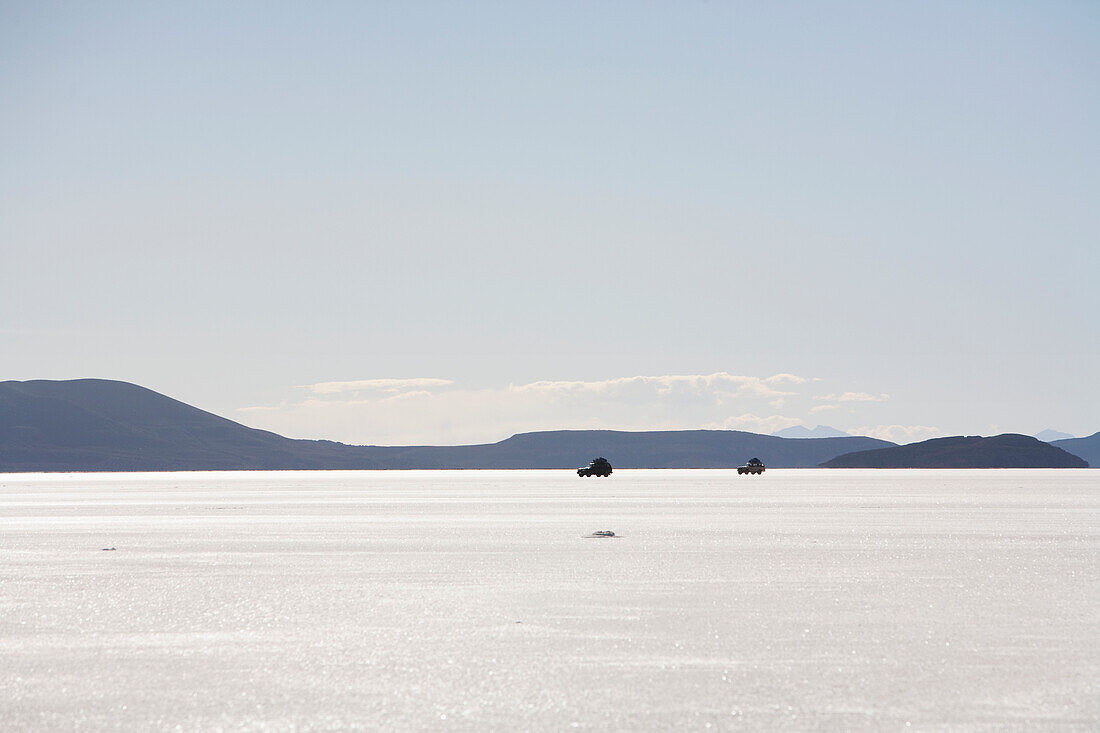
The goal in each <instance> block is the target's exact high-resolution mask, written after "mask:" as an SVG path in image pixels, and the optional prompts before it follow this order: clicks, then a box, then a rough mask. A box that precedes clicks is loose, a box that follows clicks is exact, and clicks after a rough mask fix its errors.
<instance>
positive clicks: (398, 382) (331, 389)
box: [302, 377, 454, 395]
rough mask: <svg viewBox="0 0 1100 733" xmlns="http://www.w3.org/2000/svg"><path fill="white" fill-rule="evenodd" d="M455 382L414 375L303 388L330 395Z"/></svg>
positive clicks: (388, 390)
mask: <svg viewBox="0 0 1100 733" xmlns="http://www.w3.org/2000/svg"><path fill="white" fill-rule="evenodd" d="M452 384H454V382H453V381H452V380H450V379H435V378H432V377H414V378H412V379H359V380H355V381H350V382H319V383H317V384H307V385H303V386H302V389H306V390H309V391H310V392H311V393H313V394H318V395H328V394H340V393H342V392H400V391H402V390H407V389H412V388H417V387H419V388H420V389H424V388H429V387H447V386H450V385H452Z"/></svg>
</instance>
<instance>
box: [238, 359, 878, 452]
mask: <svg viewBox="0 0 1100 733" xmlns="http://www.w3.org/2000/svg"><path fill="white" fill-rule="evenodd" d="M815 381H818V380H814V379H811V378H808V377H803V376H799V375H796V374H789V373H782V374H774V375H771V376H767V377H758V376H745V375H736V374H731V373H729V372H714V373H711V374H667V375H657V376H647V375H638V376H627V377H613V378H609V379H599V380H540V381H535V382H528V383H525V384H509V385H507V386H501V387H494V388H487V389H470V388H464V387H462V386H461V385H460V384H457V383H456V382H455V381H454V380H451V379H444V378H439V377H412V378H375V379H359V380H350V381H334V382H319V383H316V384H308V385H302V386H300V387H298V388H297V396H290V397H288V398H287V399H286V400H284V401H283V402H280V403H279V404H275V405H260V406H253V407H245V408H241V409H239V410H238V413H240V416H241V417H242V419H244V420H245V421H246V422H247V423H248V424H249V425H253V426H255V427H262V428H264V429H267V430H274V431H275V432H279V433H282V434H284V435H289V436H292V437H302V438H327V439H333V440H340V441H343V442H347V443H358V444H367V445H416V444H439V445H455V444H462V443H482V442H495V441H498V440H502V439H504V438H507V437H508V436H509V435H513V434H515V433H519V432H528V431H536V430H553V429H610V430H689V429H698V428H705V429H716V430H747V431H751V432H758V433H772V432H774V431H776V430H780V429H782V428H786V427H791V426H793V425H799V424H801V423H803V422H804V421H803V419H802V417H803V416H804V415H809V414H811V413H812V412H815V411H816V410H818V409H827V408H828V409H834V408H838V407H839V406H840V405H847V404H852V405H858V404H860V403H863V402H867V403H874V402H881V401H883V400H885V399H887V395H872V394H869V393H866V392H836V393H831V394H828V395H826V396H824V397H812V396H811V395H810V393H809V392H808V391H807V390H808V389H809V388H810V385H811V384H812V383H813V382H815ZM302 393H304V396H303V394H302ZM822 402H824V403H826V404H818V403H822ZM815 406H816V407H815ZM889 427H890V428H896V427H898V426H889ZM876 429H877V428H876Z"/></svg>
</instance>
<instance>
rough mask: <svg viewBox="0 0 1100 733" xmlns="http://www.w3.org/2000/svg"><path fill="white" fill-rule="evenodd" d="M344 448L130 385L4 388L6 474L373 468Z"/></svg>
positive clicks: (1, 447) (1, 430)
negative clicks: (258, 426)
mask: <svg viewBox="0 0 1100 733" xmlns="http://www.w3.org/2000/svg"><path fill="white" fill-rule="evenodd" d="M345 447H346V446H340V445H339V444H336V443H328V442H326V441H309V440H291V439H289V438H284V437H282V436H281V435H276V434H275V433H270V432H267V431H266V430H255V429H253V428H248V427H245V426H244V425H241V424H239V423H235V422H233V421H232V420H226V419H225V418H223V417H218V416H217V415H214V414H212V413H209V412H205V411H203V410H199V409H197V408H195V407H192V406H190V405H187V404H185V403H183V402H179V401H178V400H174V399H172V398H170V397H165V396H164V395H162V394H158V393H157V392H153V391H152V390H149V389H145V388H144V387H139V386H137V385H134V384H129V383H127V382H116V381H111V380H106V379H75V380H71V381H47V380H34V381H28V382H0V470H5V471H165V470H190V469H195V470H201V469H209V470H220V469H252V468H266V469H283V468H330V467H337V468H373V467H374V466H373V464H372V463H371V462H370V461H369V460H368V459H367V457H365V456H363V457H358V456H356V458H357V459H358V460H351V459H350V457H347V456H345V455H344V453H343V451H342V450H341V449H342V448H345Z"/></svg>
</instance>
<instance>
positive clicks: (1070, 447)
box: [1050, 433, 1100, 468]
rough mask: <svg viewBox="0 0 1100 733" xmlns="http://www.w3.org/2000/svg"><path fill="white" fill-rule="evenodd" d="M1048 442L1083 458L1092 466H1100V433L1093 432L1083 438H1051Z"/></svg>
mask: <svg viewBox="0 0 1100 733" xmlns="http://www.w3.org/2000/svg"><path fill="white" fill-rule="evenodd" d="M1050 444H1051V445H1053V446H1057V447H1058V448H1061V449H1062V450H1064V451H1066V452H1067V453H1072V454H1073V455H1075V456H1079V457H1081V458H1084V459H1085V460H1086V461H1088V462H1089V465H1090V466H1092V467H1093V468H1100V433H1093V434H1092V435H1089V436H1087V437H1084V438H1067V439H1066V440H1052V441H1051V442H1050Z"/></svg>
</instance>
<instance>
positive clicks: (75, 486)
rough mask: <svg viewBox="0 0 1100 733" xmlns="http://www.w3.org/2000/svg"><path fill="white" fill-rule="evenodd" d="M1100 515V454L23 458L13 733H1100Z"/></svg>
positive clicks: (3, 686)
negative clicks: (170, 460)
mask: <svg viewBox="0 0 1100 733" xmlns="http://www.w3.org/2000/svg"><path fill="white" fill-rule="evenodd" d="M1098 520H1100V470H1091V471H1087V470H1085V471H1072V470H1061V471H1015V470H1010V471H841V470H834V471H818V470H787V471H783V470H769V471H768V472H767V473H766V474H765V475H764V476H762V477H759V478H757V477H741V476H737V475H736V473H735V472H731V471H616V472H615V474H614V475H613V476H612V477H610V478H608V479H579V478H577V477H576V475H574V474H571V473H570V472H568V471H455V472H438V471H436V472H432V471H410V472H369V471H367V472H354V471H349V472H271V473H265V472H251V473H250V472H246V473H175V474H173V473H166V474H98V475H97V474H67V475H58V474H55V475H45V474H23V475H14V474H7V475H0V729H2V730H4V731H45V730H49V731H54V730H57V731H68V730H89V731H100V730H142V731H164V730H185V731H186V730H228V731H263V730H273V731H291V730H303V731H305V730H334V731H343V730H471V731H473V730H478V731H483V730H546V731H560V730H572V729H581V730H601V731H603V730H622V731H641V730H681V729H687V730H705V729H708V728H709V729H712V730H736V729H745V730H753V729H759V730H800V731H801V730H876V731H877V730H903V729H908V730H1058V731H1066V730H1082V731H1084V730H1096V729H1098V728H1100V683H1098V680H1100V634H1098V629H1100V625H1098V621H1100V603H1098V600H1100V593H1098V591H1100V583H1098V579H1100V563H1098V559H1100V543H1098V539H1100V521H1098ZM602 529H610V530H613V531H614V532H615V533H616V534H617V535H618V536H617V537H616V538H614V539H585V538H583V535H587V534H590V533H591V532H593V531H595V530H602ZM107 547H113V548H115V549H114V550H113V551H104V550H103V549H102V548H107Z"/></svg>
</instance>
